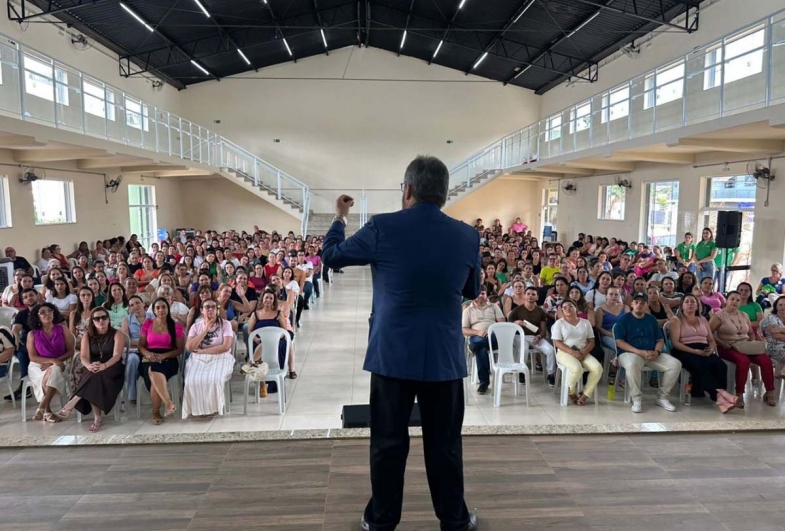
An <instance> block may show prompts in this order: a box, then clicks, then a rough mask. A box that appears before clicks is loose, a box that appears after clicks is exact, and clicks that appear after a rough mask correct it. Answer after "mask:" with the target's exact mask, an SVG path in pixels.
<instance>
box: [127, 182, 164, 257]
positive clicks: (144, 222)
mask: <svg viewBox="0 0 785 531" xmlns="http://www.w3.org/2000/svg"><path fill="white" fill-rule="evenodd" d="M128 209H129V211H130V214H131V234H136V235H137V236H138V237H139V242H140V243H141V244H142V245H143V246H144V248H145V249H149V248H150V246H151V245H152V243H153V242H154V241H155V239H156V235H157V233H158V207H157V206H156V204H155V186H151V185H144V184H129V185H128Z"/></svg>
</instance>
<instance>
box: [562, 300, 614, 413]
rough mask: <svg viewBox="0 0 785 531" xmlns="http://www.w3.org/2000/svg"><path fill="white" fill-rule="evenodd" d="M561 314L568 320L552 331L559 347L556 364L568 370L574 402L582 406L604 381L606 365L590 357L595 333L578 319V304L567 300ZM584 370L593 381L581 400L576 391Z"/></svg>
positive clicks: (568, 381) (589, 325) (583, 321)
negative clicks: (603, 365)
mask: <svg viewBox="0 0 785 531" xmlns="http://www.w3.org/2000/svg"><path fill="white" fill-rule="evenodd" d="M561 313H562V315H563V316H564V317H562V318H561V319H559V320H558V321H556V322H555V323H554V324H553V327H552V328H551V338H552V339H553V343H554V345H556V361H557V362H558V363H559V365H562V366H564V367H565V368H566V369H567V372H568V375H565V377H568V380H567V385H568V386H569V393H570V401H572V403H573V404H576V405H578V406H582V405H584V404H586V401H587V400H589V398H591V396H592V395H593V394H594V391H595V389H596V388H597V384H598V383H599V381H600V378H601V377H602V365H601V364H600V362H599V361H597V360H596V359H595V358H594V357H593V356H592V355H591V354H589V353H590V352H591V351H592V349H593V348H594V330H592V326H591V324H590V323H589V321H587V320H586V319H581V318H580V317H579V316H578V308H577V307H576V305H575V301H573V300H572V299H565V300H564V302H562V304H561ZM584 370H586V371H588V372H589V378H588V380H587V381H586V385H585V386H584V388H583V392H582V393H581V394H580V396H579V395H577V394H576V389H577V386H578V381H579V380H580V379H581V377H582V376H583V371H584ZM562 385H563V384H562Z"/></svg>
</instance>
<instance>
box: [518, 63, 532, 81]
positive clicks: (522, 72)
mask: <svg viewBox="0 0 785 531" xmlns="http://www.w3.org/2000/svg"><path fill="white" fill-rule="evenodd" d="M532 66H533V65H529V66H527V67H526V68H524V69H523V70H521V71H520V72H518V73H517V74H516V75H515V77H514V78H513V79H518V77H519V76H521V75H523V74H525V73H526V71H527V70H528V69H530V68H531V67H532Z"/></svg>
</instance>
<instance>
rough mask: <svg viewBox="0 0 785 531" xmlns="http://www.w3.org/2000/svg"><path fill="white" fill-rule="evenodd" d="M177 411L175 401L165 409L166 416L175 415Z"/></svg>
mask: <svg viewBox="0 0 785 531" xmlns="http://www.w3.org/2000/svg"><path fill="white" fill-rule="evenodd" d="M175 411H177V405H176V404H175V403H174V402H171V401H170V402H169V405H168V406H166V409H165V410H164V417H171V416H172V415H174V412H175Z"/></svg>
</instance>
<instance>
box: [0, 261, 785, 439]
mask: <svg viewBox="0 0 785 531" xmlns="http://www.w3.org/2000/svg"><path fill="white" fill-rule="evenodd" d="M371 298H372V289H371V274H370V269H368V268H349V269H347V270H346V273H345V274H343V275H335V283H334V284H333V285H331V286H325V293H324V294H323V296H322V297H321V298H320V299H319V300H318V302H317V303H316V305H315V306H314V308H313V309H312V310H310V311H309V312H306V314H305V316H304V317H303V327H302V328H301V329H300V330H299V331H298V335H297V341H296V359H297V370H298V373H299V378H298V379H297V380H294V381H291V380H287V385H286V392H287V397H288V399H289V403H288V407H287V411H286V414H285V415H279V414H278V405H277V398H276V395H269V397H268V398H266V399H261V403H260V404H255V403H254V402H253V397H249V401H250V403H249V413H248V416H243V415H242V386H241V381H242V380H241V379H240V377H239V375H238V376H235V380H234V383H233V390H234V399H235V401H234V403H233V404H232V408H231V409H232V415H230V416H226V417H217V418H214V419H204V420H198V419H189V420H187V421H182V420H180V419H179V418H175V419H167V421H166V422H165V423H164V424H163V425H161V426H153V425H152V424H151V423H150V411H149V408H144V407H143V408H142V413H143V416H142V419H137V418H136V411H135V409H132V410H131V411H129V412H128V413H127V415H125V417H126V418H125V419H123V420H121V421H120V422H119V423H118V422H115V421H114V419H113V418H112V417H111V416H110V417H109V418H107V422H106V424H105V425H104V427H103V428H102V430H101V433H102V434H103V435H131V434H154V433H206V432H227V431H259V430H298V429H311V428H338V427H340V426H341V417H340V415H341V408H342V406H343V405H345V404H365V403H367V402H368V395H369V389H370V375H369V374H368V373H366V372H364V371H363V370H362V364H363V359H364V356H365V348H366V345H367V336H368V314H369V313H370V307H371ZM606 393H607V390H606V389H605V387H601V388H600V395H599V398H600V403H599V405H596V406H595V405H594V403H593V401H592V402H590V405H587V406H585V407H583V408H578V407H575V406H570V407H561V406H560V405H559V400H558V396H557V395H556V394H554V393H553V390H552V389H550V388H549V387H548V386H547V385H546V384H545V382H544V380H543V379H542V378H541V376H540V375H535V377H533V382H532V387H531V393H530V398H531V406H530V407H526V404H525V399H524V397H523V396H518V397H516V396H514V395H513V390H512V385H505V386H504V389H503V394H502V404H501V407H498V408H496V407H494V406H493V397H492V396H491V394H487V395H485V396H480V395H477V394H476V393H475V389H472V392H471V395H470V397H469V398H470V404H469V406H467V408H466V416H465V425H467V426H470V425H471V426H475V425H479V426H487V425H542V424H569V425H572V424H629V423H662V422H689V423H711V422H716V421H720V420H722V421H730V422H734V421H739V420H785V409H783V407H782V406H777V407H776V408H772V407H768V406H765V405H763V404H762V403H761V401H760V399H759V398H758V399H753V398H751V397H748V398H747V402H748V405H747V408H746V409H745V410H744V411H734V412H731V413H730V414H728V415H724V416H722V415H720V414H719V413H718V412H717V411H716V409H715V408H714V407H713V406H712V405H711V404H710V403H708V400H694V401H693V405H692V406H688V407H680V409H679V411H677V412H676V413H668V412H666V411H664V410H662V409H660V408H657V407H656V406H654V403H653V402H654V401H653V395H652V394H651V392H647V395H646V396H645V397H644V412H643V413H642V414H634V413H632V412H631V411H630V410H629V408H628V407H627V406H626V405H625V404H624V403H623V402H622V400H621V397H620V396H617V397H616V400H615V401H613V402H609V401H608V400H607V396H606ZM619 394H621V393H619ZM28 406H29V407H28V414H29V415H32V413H33V410H34V404H33V401H32V400H30V401H29V402H28ZM88 426H89V422H84V423H82V424H77V423H76V422H75V421H68V422H62V423H59V424H45V423H42V422H30V421H28V422H26V423H22V422H21V421H20V412H19V409H18V407H17V409H13V408H12V407H11V404H10V403H5V402H3V403H2V404H0V438H1V437H17V436H26V435H49V436H60V435H89V432H88V431H87V428H88Z"/></svg>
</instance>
